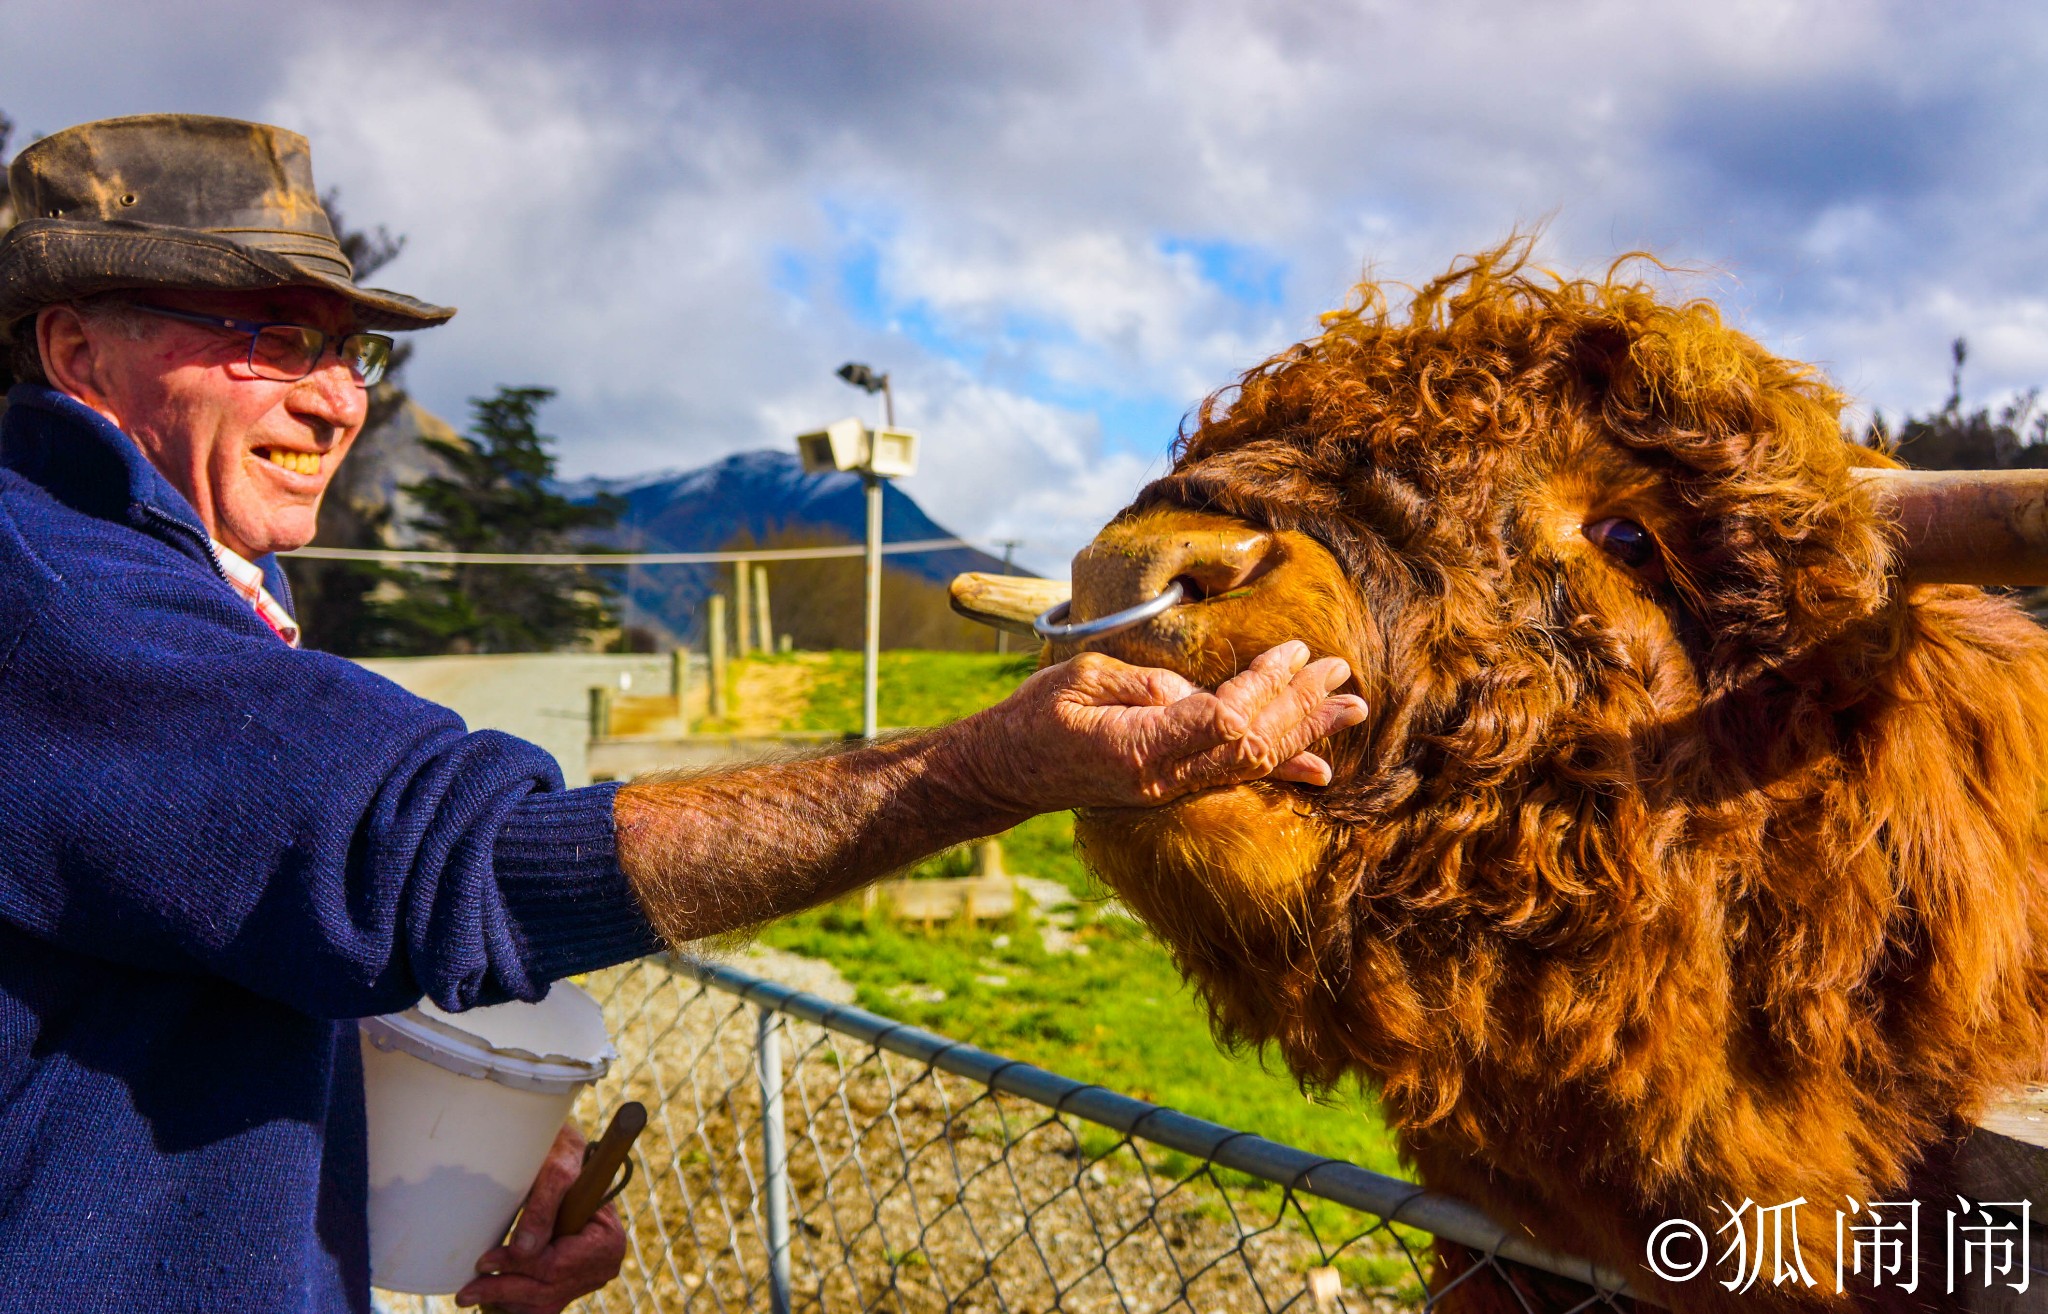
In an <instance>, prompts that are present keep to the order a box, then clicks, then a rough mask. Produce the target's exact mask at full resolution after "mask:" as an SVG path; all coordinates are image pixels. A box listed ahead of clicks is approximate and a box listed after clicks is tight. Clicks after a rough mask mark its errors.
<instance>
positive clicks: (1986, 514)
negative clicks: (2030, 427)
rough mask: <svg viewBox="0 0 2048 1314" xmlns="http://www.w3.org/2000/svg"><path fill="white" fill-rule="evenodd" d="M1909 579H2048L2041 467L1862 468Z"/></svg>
mask: <svg viewBox="0 0 2048 1314" xmlns="http://www.w3.org/2000/svg"><path fill="white" fill-rule="evenodd" d="M1856 475H1857V477H1859V478H1861V479H1863V480H1864V481H1865V482H1866V484H1867V485H1869V486H1871V487H1874V488H1875V490H1876V492H1877V494H1878V497H1879V498H1880V499H1881V500H1882V501H1883V503H1884V505H1885V507H1886V509H1887V510H1888V511H1889V513H1890V514H1891V517H1892V519H1894V520H1895V521H1897V522H1898V525H1899V529H1900V532H1901V535H1902V538H1903V540H1904V541H1903V543H1902V546H1901V556H1902V557H1903V558H1904V560H1905V566H1906V578H1907V579H1908V580H1910V581H1912V582H1913V583H1915V584H2048V470H1887V469H1871V468H1862V469H1858V470H1857V471H1856Z"/></svg>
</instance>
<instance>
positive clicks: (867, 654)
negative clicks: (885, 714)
mask: <svg viewBox="0 0 2048 1314" xmlns="http://www.w3.org/2000/svg"><path fill="white" fill-rule="evenodd" d="M837 373H838V375H839V377H840V378H842V379H844V380H846V381H847V382H848V383H850V384H852V385H853V386H854V387H856V388H859V389H861V390H862V391H864V392H866V393H867V394H868V395H869V396H870V397H872V396H873V395H874V394H875V393H877V392H879V393H881V394H882V425H883V427H884V428H888V429H893V428H895V427H896V394H895V393H894V392H893V391H892V390H891V389H890V387H889V376H888V375H887V374H886V373H884V374H877V373H875V372H874V371H873V370H871V369H869V368H868V367H867V366H865V365H861V364H857V363H856V362H854V361H848V362H846V364H844V365H841V366H840V367H839V369H838V371H837ZM860 482H861V485H862V491H863V492H865V493H866V495H867V502H868V550H867V555H866V558H865V560H866V563H867V576H868V578H867V622H866V625H865V626H864V627H863V630H862V642H861V674H860V725H861V730H860V733H861V737H862V738H863V739H868V740H872V739H873V738H874V737H875V731H876V729H877V726H876V714H875V700H876V697H877V694H878V691H879V689H880V687H881V670H880V667H881V662H882V477H881V476H880V475H878V474H876V473H875V470H874V462H872V461H870V462H868V463H867V464H866V465H863V466H862V467H861V472H860Z"/></svg>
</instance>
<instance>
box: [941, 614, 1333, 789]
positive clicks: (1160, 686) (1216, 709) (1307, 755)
mask: <svg viewBox="0 0 2048 1314" xmlns="http://www.w3.org/2000/svg"><path fill="white" fill-rule="evenodd" d="M1350 678H1351V671H1350V668H1349V667H1347V666H1346V665H1345V663H1344V660H1343V659H1342V658H1340V657H1325V658H1323V659H1322V660H1321V661H1314V662H1312V661H1310V660H1309V650H1308V647H1307V645H1306V644H1302V643H1299V642H1289V643H1283V644H1281V645H1280V646H1279V647H1277V648H1272V649H1269V650H1268V651H1266V652H1264V653H1261V654H1260V655H1259V656H1257V657H1255V658H1253V659H1252V662H1251V664H1250V665H1249V666H1247V667H1246V668H1245V669H1244V670H1242V671H1240V672H1239V673H1238V674H1236V675H1234V676H1232V677H1231V678H1230V679H1228V680H1225V681H1224V682H1223V683H1222V684H1220V685H1218V686H1217V687H1216V688H1215V690H1214V691H1211V690H1208V689H1202V688H1198V687H1197V686H1195V685H1193V684H1190V683H1189V682H1188V681H1187V680H1185V679H1183V678H1182V677H1180V676H1179V675H1176V674H1175V673H1174V672H1172V671H1167V670H1161V669H1158V668H1156V667H1149V666H1131V665H1128V664H1126V663H1124V662H1120V661H1117V660H1116V659H1115V658H1112V657H1105V656H1103V655H1101V654H1100V653H1082V654H1081V655H1080V656H1078V657H1076V658H1074V659H1073V660H1071V661H1066V662H1061V663H1060V664H1059V665H1057V666H1049V667H1047V668H1046V669H1044V670H1042V671H1040V672H1039V673H1038V674H1036V675H1034V676H1032V677H1031V678H1030V679H1029V680H1027V681H1025V682H1024V684H1023V685H1022V686H1021V687H1020V688H1019V689H1018V690H1017V692H1016V693H1014V694H1012V695H1011V696H1010V697H1009V698H1008V699H1006V700H1005V701H1003V702H1001V703H999V704H997V705H996V706H994V707H992V708H990V709H988V710H987V711H985V712H982V713H979V714H978V715H977V716H975V717H974V718H972V719H971V720H970V721H968V722H965V723H963V728H969V727H971V731H970V732H971V733H972V734H973V736H974V740H975V742H974V744H973V746H972V748H971V749H970V750H969V752H968V754H967V759H966V762H965V763H964V764H963V765H964V767H965V769H967V770H969V771H973V772H974V773H975V777H976V778H977V779H978V780H980V781H981V782H982V783H983V786H984V788H985V789H986V790H987V792H988V793H989V795H990V796H991V797H992V799H994V800H996V801H998V802H999V803H1000V804H1001V805H1003V806H1006V807H1008V808H1010V809H1013V810H1015V811H1017V812H1020V813H1032V812H1048V811H1052V810H1054V809H1057V808H1071V807H1146V806H1152V805H1156V804H1160V803H1165V802H1169V801H1171V800H1173V799H1176V798H1179V797H1180V796H1181V795H1183V794H1191V793H1193V792H1195V791H1196V790H1200V789H1213V788H1217V787H1219V786H1224V785H1236V784H1242V783H1245V782H1247V781H1252V780H1263V779H1266V778H1269V777H1270V778H1272V779H1275V780H1288V781H1294V782H1297V783H1300V784H1306V785H1326V784H1328V783H1329V781H1330V764H1329V763H1328V762H1326V761H1324V760H1323V759H1322V758H1321V757H1319V756H1317V755H1316V754H1315V753H1312V752H1310V751H1309V748H1310V746H1311V745H1313V744H1316V743H1318V742H1320V741H1321V740H1323V739H1325V738H1327V737H1328V736H1330V735H1332V734H1334V733H1336V732H1337V731H1339V730H1343V729H1345V728H1347V727H1349V726H1353V725H1356V724H1358V723H1359V722H1360V721H1363V720H1364V719H1365V716H1366V707H1365V700H1364V699H1362V698H1359V697H1358V696H1357V695H1355V694H1337V693H1336V692H1335V691H1336V690H1337V689H1338V688H1339V687H1341V686H1342V685H1343V684H1344V683H1345V682H1346V681H1347V680H1349V679H1350Z"/></svg>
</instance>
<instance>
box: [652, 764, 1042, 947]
mask: <svg viewBox="0 0 2048 1314" xmlns="http://www.w3.org/2000/svg"><path fill="white" fill-rule="evenodd" d="M973 737H974V731H973V729H972V728H971V727H970V726H969V725H967V724H962V725H958V726H951V727H948V728H946V729H943V730H934V731H928V732H924V733H920V734H915V735H907V736H904V737H902V738H899V739H892V740H888V741H885V742H883V743H880V744H876V745H872V746H868V747H863V748H858V749H854V750H851V751H849V752H843V753H834V754H832V755H830V756H826V757H818V758H811V759H808V760H803V761H795V762H777V763H767V764H761V765H755V766H746V767H739V768H736V769H733V770H730V771H719V772H714V773H707V774H703V775H696V776H691V777H685V778H678V779H671V780H662V779H648V780H640V781H636V782H634V783H633V784H630V785H628V786H626V787H625V788H624V789H621V790H620V791H619V795H618V802H617V804H616V805H615V812H614V815H615V817H616V819H617V823H618V837H619V863H620V865H621V866H622V867H623V868H624V869H625V872H626V875H627V878H628V879H629V880H631V881H632V884H633V889H634V891H635V893H637V894H638V895H639V898H640V902H641V906H642V907H643V908H645V909H646V911H647V915H648V918H649V919H650V920H651V921H652V922H653V923H654V925H655V928H656V929H657V930H659V931H660V932H661V933H662V934H663V935H664V936H666V937H668V938H669V939H670V940H671V941H676V942H682V941H687V940H695V939H700V938H702V937H704V936H708V935H717V934H720V933H723V932H727V931H734V930H740V929H743V928H745V927H749V926H754V925H757V924H759V923H761V922H765V921H769V920H772V919H774V918H776V917H781V916H784V915H786V914H788V913H792V912H796V911H798V910H799V909H802V908H807V907H810V906H811V905H813V904H817V903H822V902H824V901H825V900H828V899H831V898H833V897H835V896H837V895H840V894H843V893H845V892H846V891H848V890H851V889H854V888H855V887H857V886H859V885H861V884H864V883H865V882H867V881H871V880H873V879H875V878H876V877H878V876H882V875H886V874H887V873H889V872H891V871H894V870H896V869H897V868H899V867H904V866H907V865H909V864H910V863H913V862H916V861H917V860H918V859H920V858H924V857H927V856H929V855H930V854H933V853H936V852H938V851H940V850H942V849H945V848H949V847H951V846H952V845H955V844H959V843H962V842H964V841H967V840H971V839H975V838H978V837H980V836H983V835H990V834H994V833H995V832H997V831H1000V830H1003V829H1005V828H1007V827H1009V826H1012V825H1014V824H1016V823H1017V822H1018V821H1020V820H1022V818H1023V815H1024V814H1023V813H1021V812H1018V811H1017V810H1015V807H1014V805H1010V804H1004V803H1001V802H998V801H996V800H995V799H993V798H992V797H990V795H989V792H988V791H987V790H985V789H982V788H979V787H978V786H977V783H976V780H977V773H976V772H975V771H974V770H973V769H972V767H973V761H972V759H973V758H974V756H975V752H976V750H975V746H974V744H973V743H972V739H973Z"/></svg>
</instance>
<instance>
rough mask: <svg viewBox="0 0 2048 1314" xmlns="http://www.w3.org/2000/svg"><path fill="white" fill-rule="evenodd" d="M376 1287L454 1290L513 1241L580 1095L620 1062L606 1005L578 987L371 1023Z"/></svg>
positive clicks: (367, 1051)
mask: <svg viewBox="0 0 2048 1314" xmlns="http://www.w3.org/2000/svg"><path fill="white" fill-rule="evenodd" d="M359 1025H360V1028H361V1032H362V1044H363V1098H364V1103H365V1105H366V1107H367V1109H368V1112H369V1124H370V1127H369V1130H370V1281H371V1282H372V1283H373V1284H374V1285H376V1286H379V1287H383V1288H384V1289H385V1290H387V1291H404V1292H410V1293H413V1294H417V1295H427V1296H437V1295H448V1294H450V1293H452V1292H454V1291H456V1290H458V1289H459V1288H461V1287H462V1286H463V1285H465V1284H466V1283H468V1282H469V1280H470V1279H471V1278H473V1277H475V1276H476V1261H477V1256H479V1255H481V1254H483V1253H484V1252H485V1251H486V1250H489V1249H490V1248H491V1247H493V1246H495V1245H497V1244H498V1243H499V1241H501V1240H502V1239H503V1238H504V1235H505V1229H506V1228H507V1227H508V1226H509V1225H510V1224H511V1222H512V1216H513V1215H514V1214H516V1213H517V1212H518V1211H519V1205H520V1202H521V1201H522V1200H524V1199H525V1198H526V1192H527V1189H528V1188H529V1187H531V1186H532V1185H533V1179H534V1175H535V1174H536V1173H538V1172H539V1171H540V1166H541V1163H542V1161H543V1160H545V1159H546V1158H547V1153H548V1147H549V1146H550V1145H552V1144H553V1143H554V1139H555V1133H556V1131H558V1130H559V1129H560V1128H561V1126H562V1123H563V1121H564V1120H565V1119H566V1118H567V1117H568V1116H569V1106H570V1105H572V1104H574V1103H575V1102H576V1093H577V1092H578V1091H579V1090H581V1089H582V1088H583V1087H584V1086H585V1085H587V1084H589V1083H590V1082H593V1081H596V1080H597V1079H598V1078H599V1077H602V1076H603V1075H604V1074H605V1070H606V1069H607V1068H609V1067H610V1066H611V1061H612V1060H613V1059H614V1058H617V1057H618V1055H617V1053H616V1052H615V1051H614V1050H613V1049H612V1047H611V1040H610V1038H609V1037H608V1036H606V1034H605V1029H604V1013H603V1011H602V1010H600V1009H599V1008H598V1006H597V1001H596V1000H594V999H592V998H591V997H590V996H589V995H588V994H586V993H584V992H583V991H582V990H579V989H578V988H577V987H575V986H573V985H571V984H569V983H568V982H566V981H562V982H557V983H556V984H555V986H554V988H553V989H551V990H550V991H549V992H548V996H547V998H546V999H543V1000H542V1001H541V1002H539V1003H538V1004H497V1005H494V1006H492V1007H490V1008H475V1009H471V1010H470V1011H469V1012H467V1013H455V1014H451V1013H444V1012H442V1011H441V1010H440V1009H438V1008H435V1007H434V1006H433V1005H432V1004H431V1003H429V1002H427V1001H426V1000H421V1001H420V1002H419V1003H418V1004H417V1005H415V1006H413V1007H412V1008H409V1009H407V1010H406V1011H405V1012H403V1013H393V1014H391V1015H390V1016H388V1017H371V1018H364V1019H363V1020H362V1021H361V1023H360V1024H359Z"/></svg>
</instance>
